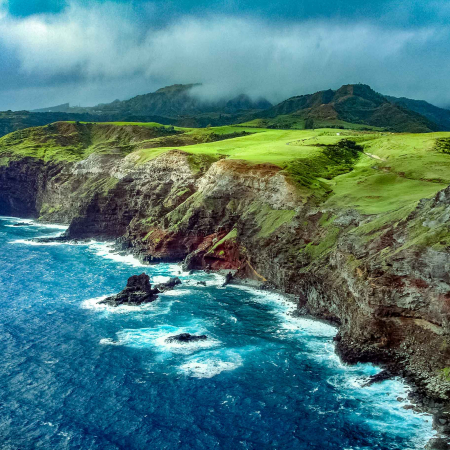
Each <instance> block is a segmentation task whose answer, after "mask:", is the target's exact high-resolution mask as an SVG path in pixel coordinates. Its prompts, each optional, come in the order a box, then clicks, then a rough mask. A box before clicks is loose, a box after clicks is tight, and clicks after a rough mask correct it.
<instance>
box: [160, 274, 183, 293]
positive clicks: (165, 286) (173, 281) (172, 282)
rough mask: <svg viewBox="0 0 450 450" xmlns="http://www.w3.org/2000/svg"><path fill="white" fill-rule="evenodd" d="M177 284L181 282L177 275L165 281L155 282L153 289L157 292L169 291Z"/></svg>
mask: <svg viewBox="0 0 450 450" xmlns="http://www.w3.org/2000/svg"><path fill="white" fill-rule="evenodd" d="M179 284H181V280H180V279H179V278H178V277H173V278H171V279H170V280H169V281H166V282H165V283H159V284H155V289H158V291H159V292H166V291H170V290H171V289H173V288H174V287H175V286H178V285H179Z"/></svg>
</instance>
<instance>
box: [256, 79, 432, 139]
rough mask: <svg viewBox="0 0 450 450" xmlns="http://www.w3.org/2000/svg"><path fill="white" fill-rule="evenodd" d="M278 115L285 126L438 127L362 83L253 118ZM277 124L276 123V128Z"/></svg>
mask: <svg viewBox="0 0 450 450" xmlns="http://www.w3.org/2000/svg"><path fill="white" fill-rule="evenodd" d="M280 116H281V117H283V121H284V122H285V123H289V119H291V120H292V119H296V120H297V121H299V122H301V121H303V122H304V123H307V121H309V122H310V123H315V124H316V125H317V126H327V124H328V125H329V126H333V125H336V126H339V125H342V124H357V125H360V126H361V125H365V126H369V127H377V128H383V129H386V130H391V131H397V132H416V133H421V132H429V131H436V130H438V129H439V128H440V127H439V126H438V125H437V124H436V123H434V122H432V121H430V120H429V119H427V118H426V117H424V116H422V115H420V114H418V113H417V112H414V111H411V110H409V109H407V108H406V107H403V106H401V105H398V104H396V103H392V102H390V101H389V100H388V99H387V98H386V97H384V96H383V95H381V94H379V93H377V92H375V91H374V90H373V89H371V88H370V86H367V85H365V84H348V85H344V86H342V87H341V88H339V89H338V90H336V91H333V90H331V89H328V90H326V91H320V92H316V93H315V94H309V95H301V96H297V97H292V98H289V99H287V100H285V101H284V102H281V103H279V104H278V105H275V106H273V107H272V108H269V109H267V110H266V111H263V112H261V113H258V114H255V115H254V118H255V119H256V118H259V119H275V118H279V117H280ZM286 116H288V117H287V118H286ZM283 121H280V120H278V123H281V124H282V123H283ZM269 122H270V120H269ZM276 123H277V121H275V125H276ZM269 126H270V124H269Z"/></svg>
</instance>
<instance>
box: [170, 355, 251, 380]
mask: <svg viewBox="0 0 450 450" xmlns="http://www.w3.org/2000/svg"><path fill="white" fill-rule="evenodd" d="M242 365H243V359H242V357H241V355H240V354H239V353H237V352H235V351H231V350H225V351H214V352H205V353H202V354H200V355H199V356H195V357H192V358H189V360H188V362H186V363H184V364H182V365H181V366H179V368H178V370H179V371H180V372H182V373H183V374H185V375H187V376H189V377H193V378H212V377H214V376H216V375H219V374H220V373H222V372H229V371H232V370H235V369H237V368H238V367H240V366H242Z"/></svg>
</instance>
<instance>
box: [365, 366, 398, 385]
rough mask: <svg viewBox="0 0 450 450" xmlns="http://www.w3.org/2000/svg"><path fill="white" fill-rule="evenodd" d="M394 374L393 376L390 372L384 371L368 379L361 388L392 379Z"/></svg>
mask: <svg viewBox="0 0 450 450" xmlns="http://www.w3.org/2000/svg"><path fill="white" fill-rule="evenodd" d="M394 377H395V374H393V373H392V372H391V371H390V370H388V369H385V370H382V371H381V372H380V373H377V374H376V375H372V376H371V377H369V379H368V380H367V381H366V382H365V383H364V384H363V387H366V386H371V385H372V384H374V383H381V382H382V381H384V380H389V379H391V378H394Z"/></svg>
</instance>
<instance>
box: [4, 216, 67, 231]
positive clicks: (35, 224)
mask: <svg viewBox="0 0 450 450" xmlns="http://www.w3.org/2000/svg"><path fill="white" fill-rule="evenodd" d="M1 219H3V220H7V221H8V222H12V224H11V225H6V226H7V227H15V224H18V223H20V224H24V225H23V226H24V227H25V226H31V227H38V228H50V229H57V230H67V228H68V226H67V225H59V224H55V223H41V222H37V221H36V220H33V219H21V218H19V217H6V216H0V220H1ZM25 224H26V225H25Z"/></svg>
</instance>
